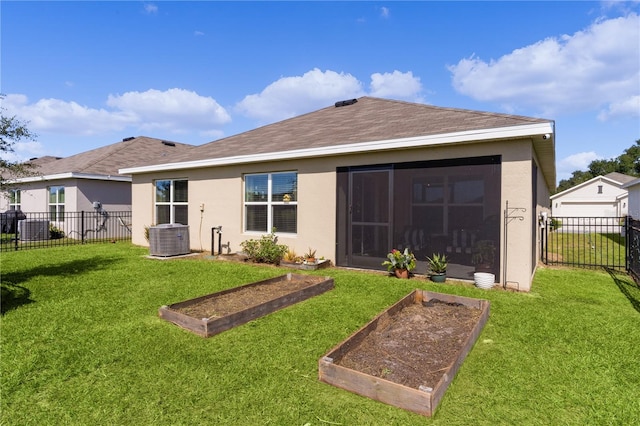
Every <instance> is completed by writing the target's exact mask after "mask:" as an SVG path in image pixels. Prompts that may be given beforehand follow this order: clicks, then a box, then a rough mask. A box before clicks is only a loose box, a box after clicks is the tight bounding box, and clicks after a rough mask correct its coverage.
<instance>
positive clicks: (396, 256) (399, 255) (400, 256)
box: [382, 248, 416, 272]
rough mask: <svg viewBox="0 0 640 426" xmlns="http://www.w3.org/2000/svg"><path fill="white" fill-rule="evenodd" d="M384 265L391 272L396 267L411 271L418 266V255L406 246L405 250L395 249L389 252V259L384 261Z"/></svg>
mask: <svg viewBox="0 0 640 426" xmlns="http://www.w3.org/2000/svg"><path fill="white" fill-rule="evenodd" d="M382 265H383V266H386V267H387V270H388V271H389V272H393V271H394V270H396V269H406V270H407V271H411V270H413V269H414V268H415V267H416V257H415V256H414V255H413V253H411V252H410V251H409V249H408V248H405V249H404V251H400V250H397V249H393V250H391V252H390V253H389V254H387V260H385V261H384V262H382Z"/></svg>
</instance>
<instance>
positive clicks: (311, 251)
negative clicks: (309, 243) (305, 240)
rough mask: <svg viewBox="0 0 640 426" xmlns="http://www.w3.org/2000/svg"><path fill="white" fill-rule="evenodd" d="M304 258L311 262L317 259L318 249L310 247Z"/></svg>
mask: <svg viewBox="0 0 640 426" xmlns="http://www.w3.org/2000/svg"><path fill="white" fill-rule="evenodd" d="M304 258H305V260H306V261H307V262H309V263H314V262H315V261H316V250H315V249H312V248H311V247H309V250H308V251H307V252H306V253H305V255H304Z"/></svg>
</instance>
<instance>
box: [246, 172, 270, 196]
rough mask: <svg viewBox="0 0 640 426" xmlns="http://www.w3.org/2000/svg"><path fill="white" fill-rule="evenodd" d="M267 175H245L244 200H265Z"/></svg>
mask: <svg viewBox="0 0 640 426" xmlns="http://www.w3.org/2000/svg"><path fill="white" fill-rule="evenodd" d="M268 182H269V176H268V175H248V176H246V177H245V184H244V188H245V197H244V200H245V201H249V202H265V201H267V190H268Z"/></svg>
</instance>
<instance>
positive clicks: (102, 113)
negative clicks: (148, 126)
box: [3, 94, 136, 135]
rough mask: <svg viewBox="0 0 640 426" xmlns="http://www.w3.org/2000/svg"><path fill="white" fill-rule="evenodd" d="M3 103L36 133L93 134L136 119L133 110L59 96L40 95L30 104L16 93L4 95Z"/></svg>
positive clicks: (126, 124)
mask: <svg viewBox="0 0 640 426" xmlns="http://www.w3.org/2000/svg"><path fill="white" fill-rule="evenodd" d="M3 106H4V107H5V108H6V110H7V112H8V113H10V114H12V115H16V116H18V117H20V118H21V119H22V120H24V121H27V122H28V123H29V125H28V127H29V130H32V131H35V132H36V133H37V132H53V133H65V134H72V135H95V134H99V133H102V132H106V131H111V130H122V129H124V128H125V127H127V126H129V125H132V124H135V122H136V119H135V117H134V116H133V115H132V114H129V113H126V112H123V111H116V112H112V111H107V110H105V109H94V108H89V107H86V106H83V105H80V104H78V103H76V102H67V101H62V100H60V99H40V100H39V101H37V102H36V103H31V104H30V103H29V101H28V99H27V97H26V96H24V95H19V94H9V95H7V96H6V97H5V99H4V102H3Z"/></svg>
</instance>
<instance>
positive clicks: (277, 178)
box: [271, 173, 298, 202]
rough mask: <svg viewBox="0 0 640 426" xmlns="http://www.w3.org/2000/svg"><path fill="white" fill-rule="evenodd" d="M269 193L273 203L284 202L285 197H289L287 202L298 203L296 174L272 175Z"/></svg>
mask: <svg viewBox="0 0 640 426" xmlns="http://www.w3.org/2000/svg"><path fill="white" fill-rule="evenodd" d="M271 192H272V197H271V200H272V201H274V202H279V201H286V200H285V195H289V197H288V198H289V200H288V201H298V174H297V173H276V174H274V175H273V177H272V178H271Z"/></svg>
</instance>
